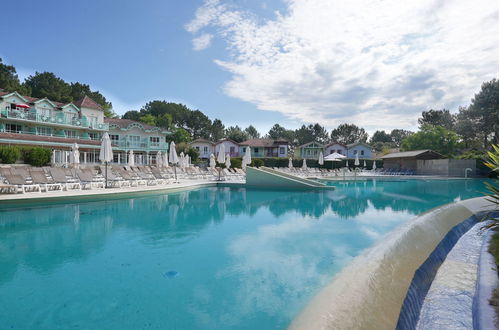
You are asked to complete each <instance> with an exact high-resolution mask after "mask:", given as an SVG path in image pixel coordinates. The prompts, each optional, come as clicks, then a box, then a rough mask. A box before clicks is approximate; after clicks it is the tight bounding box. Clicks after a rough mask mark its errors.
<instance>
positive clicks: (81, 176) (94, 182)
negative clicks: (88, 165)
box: [74, 168, 105, 189]
mask: <svg viewBox="0 0 499 330" xmlns="http://www.w3.org/2000/svg"><path fill="white" fill-rule="evenodd" d="M74 172H75V175H76V177H77V178H78V180H80V184H81V185H82V188H83V189H85V187H88V188H89V189H92V187H93V186H96V187H102V188H104V184H105V182H104V181H102V180H98V179H97V178H96V177H95V176H94V174H93V172H92V170H90V169H86V170H82V169H78V168H77V169H75V170H74Z"/></svg>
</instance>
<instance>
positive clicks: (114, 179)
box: [99, 166, 131, 188]
mask: <svg viewBox="0 0 499 330" xmlns="http://www.w3.org/2000/svg"><path fill="white" fill-rule="evenodd" d="M99 168H100V172H101V175H102V176H103V177H104V181H105V180H106V179H105V178H106V167H105V166H100V167H99ZM118 174H119V173H118ZM107 183H108V185H109V183H111V186H114V187H118V188H121V187H123V186H126V185H128V186H131V183H130V181H128V180H125V179H124V178H122V177H120V176H118V175H116V174H115V173H114V172H113V169H112V168H110V167H108V168H107Z"/></svg>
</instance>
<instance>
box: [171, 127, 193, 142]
mask: <svg viewBox="0 0 499 330" xmlns="http://www.w3.org/2000/svg"><path fill="white" fill-rule="evenodd" d="M167 140H168V141H175V143H182V142H185V143H188V142H191V141H192V138H191V135H190V134H189V132H187V131H186V130H185V129H183V128H181V127H178V128H174V129H172V134H170V135H168V136H167Z"/></svg>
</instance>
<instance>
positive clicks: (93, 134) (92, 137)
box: [88, 133, 101, 140]
mask: <svg viewBox="0 0 499 330" xmlns="http://www.w3.org/2000/svg"><path fill="white" fill-rule="evenodd" d="M88 136H90V139H92V140H100V138H101V137H100V134H99V133H88Z"/></svg>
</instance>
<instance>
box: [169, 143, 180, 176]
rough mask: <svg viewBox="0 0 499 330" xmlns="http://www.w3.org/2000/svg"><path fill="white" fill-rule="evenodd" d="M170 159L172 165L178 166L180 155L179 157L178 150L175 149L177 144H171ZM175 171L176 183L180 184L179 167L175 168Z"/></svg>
mask: <svg viewBox="0 0 499 330" xmlns="http://www.w3.org/2000/svg"><path fill="white" fill-rule="evenodd" d="M168 158H170V159H169V160H170V163H172V165H176V164H178V155H177V149H175V142H173V141H172V142H171V143H170V154H169V157H168ZM173 170H174V172H175V182H178V180H177V166H173Z"/></svg>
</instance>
